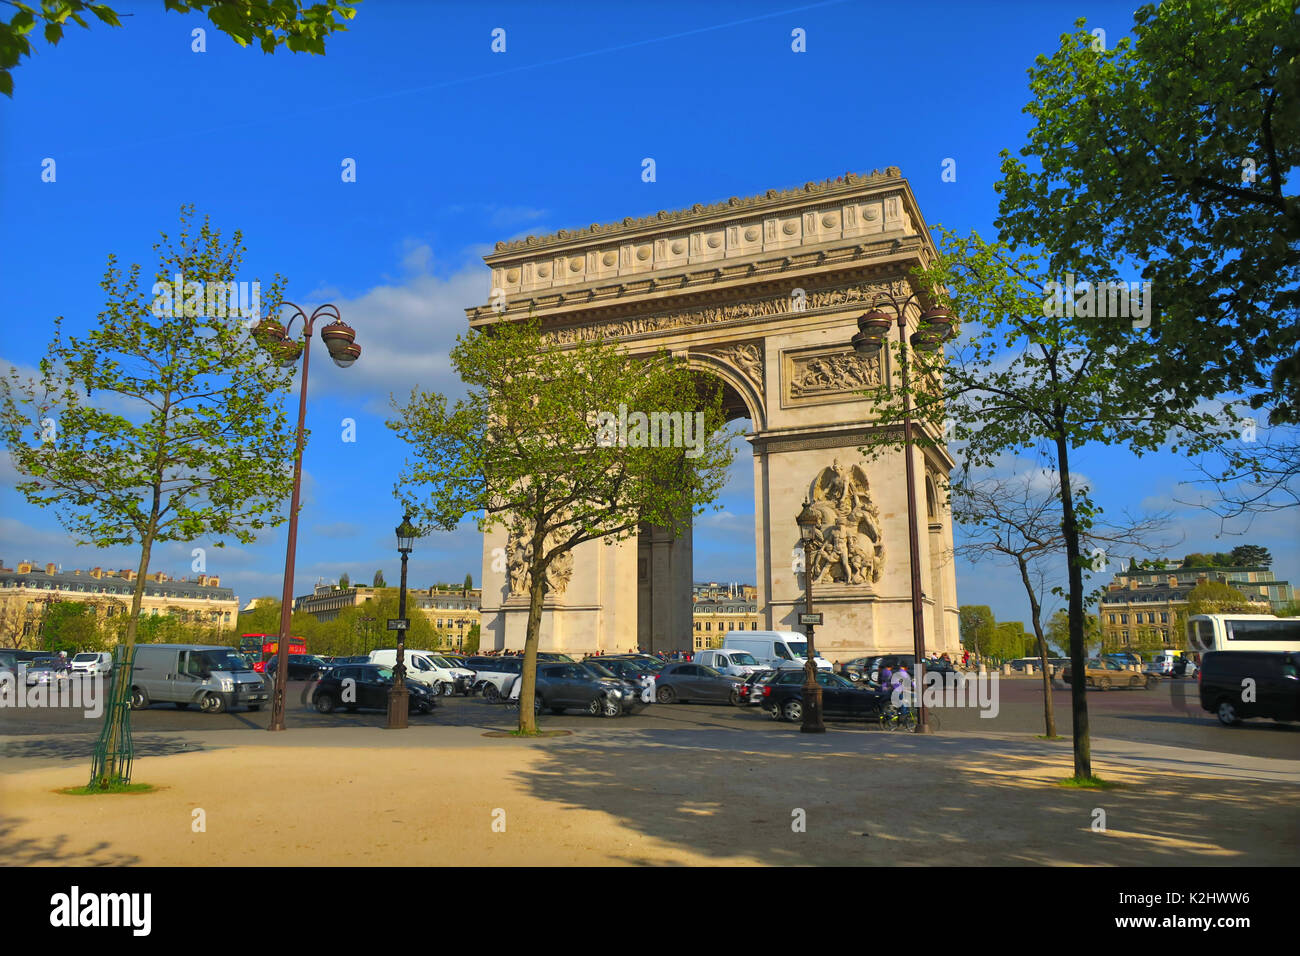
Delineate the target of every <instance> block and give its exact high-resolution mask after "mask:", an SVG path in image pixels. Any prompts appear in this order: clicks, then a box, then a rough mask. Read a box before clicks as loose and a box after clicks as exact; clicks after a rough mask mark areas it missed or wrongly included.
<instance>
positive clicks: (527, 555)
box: [506, 520, 573, 595]
mask: <svg viewBox="0 0 1300 956" xmlns="http://www.w3.org/2000/svg"><path fill="white" fill-rule="evenodd" d="M532 537H533V523H532V522H531V521H527V520H525V521H524V522H523V523H522V529H521V532H520V534H519V535H518V536H516V534H515V533H514V532H513V531H512V532H511V533H510V535H509V537H508V538H507V539H506V570H507V573H508V575H509V577H510V594H511V595H519V594H525V595H526V594H527V593H528V566H529V564H530V563H531V562H532V560H533V544H532ZM554 546H555V535H554V532H552V533H551V534H550V535H547V537H546V540H545V542H544V544H543V547H545V548H547V549H548V550H549V549H550V548H552V547H554ZM572 577H573V552H572V551H568V552H565V553H564V554H562V555H560V556H559V557H557V558H555V559H554V560H553V561H552V562H551V566H550V567H548V568H547V569H546V587H545V591H546V593H551V594H563V593H564V591H565V589H566V588H567V587H568V586H569V581H570V580H571V579H572Z"/></svg>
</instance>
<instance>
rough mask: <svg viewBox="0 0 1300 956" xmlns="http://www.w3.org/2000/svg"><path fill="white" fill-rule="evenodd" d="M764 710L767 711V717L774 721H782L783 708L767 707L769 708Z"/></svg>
mask: <svg viewBox="0 0 1300 956" xmlns="http://www.w3.org/2000/svg"><path fill="white" fill-rule="evenodd" d="M764 709H765V710H766V711H767V716H769V717H771V718H772V719H773V720H780V719H781V708H780V707H767V708H764Z"/></svg>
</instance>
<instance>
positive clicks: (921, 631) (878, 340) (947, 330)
mask: <svg viewBox="0 0 1300 956" xmlns="http://www.w3.org/2000/svg"><path fill="white" fill-rule="evenodd" d="M882 299H883V300H885V301H886V302H887V303H888V304H889V305H890V306H892V307H893V310H894V315H895V316H896V321H897V323H898V340H899V364H900V366H901V369H902V374H903V457H904V459H905V462H906V468H907V478H906V480H907V536H908V561H909V563H910V565H911V572H912V653H913V656H914V657H915V658H916V666H915V667H914V668H913V671H914V673H913V674H912V681H913V687H914V688H915V691H916V693H915V697H916V702H917V714H916V732H917V733H918V734H928V733H930V732H931V731H930V723H929V720H928V719H927V717H926V713H925V698H924V695H923V694H922V693H921V690H922V687H923V684H922V681H923V680H924V678H925V608H924V607H923V605H922V603H921V602H922V594H921V552H920V547H921V546H920V532H919V531H918V530H917V526H918V518H917V513H916V475H915V466H914V465H913V463H912V397H911V392H910V388H911V382H910V380H909V378H908V374H909V370H908V352H909V347H908V343H909V341H910V343H911V348H915V349H917V350H919V351H922V352H933V351H934V350H936V349H938V348H942V347H943V343H944V342H947V341H948V340H949V339H951V338H952V335H953V332H952V325H953V317H952V313H951V312H949V311H948V310H947V309H945V308H943V307H942V306H933V307H931V308H929V309H926V310H925V311H924V312H922V313H921V318H920V322H919V323H918V327H917V331H916V332H914V333H912V336H911V338H910V339H909V338H908V337H907V307H908V306H909V305H911V304H913V302H915V303H916V306H917V308H920V300H919V298H918V296H917V294H916V293H912V294H911V295H909V296H908V297H907V298H906V299H904V300H903V301H902V302H899V301H898V300H897V299H895V298H894V297H893V296H892V295H889V294H882V295H880V296H877V297H876V301H875V303H874V304H873V305H872V307H871V311H870V312H868V313H867V314H866V315H864V316H862V317H861V318H860V319H858V334H857V335H855V336H853V340H852V342H853V348H854V350H855V351H856V352H857V353H858V354H859V355H868V356H869V355H878V354H879V353H880V350H881V348H882V347H883V346H884V343H885V336H886V335H887V334H888V332H889V327H890V326H891V325H893V324H894V322H895V319H891V318H890V317H889V315H888V314H886V313H885V312H882V311H881V310H880V302H881V300H882Z"/></svg>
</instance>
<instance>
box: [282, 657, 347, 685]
mask: <svg viewBox="0 0 1300 956" xmlns="http://www.w3.org/2000/svg"><path fill="white" fill-rule="evenodd" d="M361 660H363V661H364V660H367V658H364V657H363V658H361ZM279 664H280V658H279V657H278V656H277V657H272V658H271V659H270V660H269V661H267V662H266V676H267V677H274V676H275V671H276V668H277V667H278V666H279ZM331 666H332V665H330V664H327V663H325V661H323V660H322V659H321V658H319V657H317V656H316V655H315V654H290V655H289V670H288V675H289V680H311V679H312V678H313V677H315V676H316V675H317V674H320V673H322V672H324V671H327V670H329V669H330V667H331Z"/></svg>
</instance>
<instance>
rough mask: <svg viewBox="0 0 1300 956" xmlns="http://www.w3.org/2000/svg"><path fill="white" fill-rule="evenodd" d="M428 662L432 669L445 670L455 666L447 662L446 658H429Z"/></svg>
mask: <svg viewBox="0 0 1300 956" xmlns="http://www.w3.org/2000/svg"><path fill="white" fill-rule="evenodd" d="M429 660H430V661H431V662H432V663H433V666H434V667H443V668H446V667H455V666H456V665H455V664H453V663H452V662H451V661H449V660H447V658H445V657H430V658H429Z"/></svg>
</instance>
